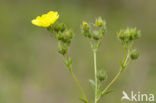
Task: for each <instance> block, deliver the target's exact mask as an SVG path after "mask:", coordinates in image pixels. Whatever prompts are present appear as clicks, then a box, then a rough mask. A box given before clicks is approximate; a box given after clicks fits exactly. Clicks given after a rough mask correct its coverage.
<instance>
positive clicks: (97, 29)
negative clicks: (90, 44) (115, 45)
mask: <svg viewBox="0 0 156 103" xmlns="http://www.w3.org/2000/svg"><path fill="white" fill-rule="evenodd" d="M81 31H82V34H83V35H84V36H85V37H86V38H88V39H89V40H93V41H95V42H97V41H100V40H101V39H102V37H103V35H104V33H105V31H106V22H105V21H104V20H103V19H102V18H101V17H99V18H97V19H96V20H95V23H94V24H93V25H92V24H88V23H87V22H85V21H84V22H82V25H81ZM94 48H96V46H95V47H94Z"/></svg>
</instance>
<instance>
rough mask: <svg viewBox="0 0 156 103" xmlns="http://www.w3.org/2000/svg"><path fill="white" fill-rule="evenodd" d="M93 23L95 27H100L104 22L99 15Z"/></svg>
mask: <svg viewBox="0 0 156 103" xmlns="http://www.w3.org/2000/svg"><path fill="white" fill-rule="evenodd" d="M95 24H96V26H97V27H102V26H103V25H104V24H105V22H104V21H103V20H102V18H101V17H98V18H97V19H96V21H95Z"/></svg>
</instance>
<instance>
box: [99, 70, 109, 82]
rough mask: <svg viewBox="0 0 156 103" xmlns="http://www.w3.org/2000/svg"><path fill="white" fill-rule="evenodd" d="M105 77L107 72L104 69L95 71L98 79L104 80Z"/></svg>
mask: <svg viewBox="0 0 156 103" xmlns="http://www.w3.org/2000/svg"><path fill="white" fill-rule="evenodd" d="M106 78H107V73H106V72H105V71H103V70H100V71H99V72H98V73H97V79H98V80H99V81H104V80H106Z"/></svg>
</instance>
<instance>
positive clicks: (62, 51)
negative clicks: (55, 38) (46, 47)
mask: <svg viewBox="0 0 156 103" xmlns="http://www.w3.org/2000/svg"><path fill="white" fill-rule="evenodd" d="M58 49H59V50H58V52H59V53H60V54H62V55H64V54H65V53H66V52H67V49H68V45H67V44H66V43H63V42H61V41H59V46H58Z"/></svg>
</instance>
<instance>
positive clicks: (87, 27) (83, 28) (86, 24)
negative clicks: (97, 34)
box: [82, 22, 90, 32]
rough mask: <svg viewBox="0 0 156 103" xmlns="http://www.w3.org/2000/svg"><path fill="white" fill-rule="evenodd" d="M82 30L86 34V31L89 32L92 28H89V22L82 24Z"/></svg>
mask: <svg viewBox="0 0 156 103" xmlns="http://www.w3.org/2000/svg"><path fill="white" fill-rule="evenodd" d="M82 30H83V31H85V32H86V31H87V32H89V30H90V27H89V25H88V23H87V22H82Z"/></svg>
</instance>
